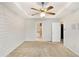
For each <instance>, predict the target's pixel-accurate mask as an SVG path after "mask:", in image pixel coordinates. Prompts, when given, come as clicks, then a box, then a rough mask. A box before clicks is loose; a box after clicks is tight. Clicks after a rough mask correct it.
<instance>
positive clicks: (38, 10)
mask: <svg viewBox="0 0 79 59" xmlns="http://www.w3.org/2000/svg"><path fill="white" fill-rule="evenodd" d="M31 9H33V10H36V11H40V10H38V9H36V8H31Z"/></svg>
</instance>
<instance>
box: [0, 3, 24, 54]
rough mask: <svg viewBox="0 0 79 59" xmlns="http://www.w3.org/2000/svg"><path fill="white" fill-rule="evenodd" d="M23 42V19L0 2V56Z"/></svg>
mask: <svg viewBox="0 0 79 59" xmlns="http://www.w3.org/2000/svg"><path fill="white" fill-rule="evenodd" d="M22 42H24V21H23V19H22V18H20V17H19V16H17V15H16V13H14V12H12V11H11V10H10V9H8V8H7V7H5V6H4V5H1V4H0V56H6V55H7V54H9V53H10V52H11V51H12V50H14V49H15V48H16V47H17V46H18V45H20V44H21V43H22Z"/></svg>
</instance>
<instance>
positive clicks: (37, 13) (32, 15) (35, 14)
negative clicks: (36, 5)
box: [32, 13, 40, 16]
mask: <svg viewBox="0 0 79 59" xmlns="http://www.w3.org/2000/svg"><path fill="white" fill-rule="evenodd" d="M37 14H40V13H35V14H32V16H34V15H37Z"/></svg>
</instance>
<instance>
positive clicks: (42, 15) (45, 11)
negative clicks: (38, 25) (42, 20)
mask: <svg viewBox="0 0 79 59" xmlns="http://www.w3.org/2000/svg"><path fill="white" fill-rule="evenodd" d="M41 4H42V8H41V9H36V8H31V9H32V10H35V11H38V13H35V14H32V16H34V15H37V14H40V16H41V17H44V16H45V14H49V15H55V13H53V12H49V10H51V9H53V8H54V7H53V6H49V7H47V8H44V4H45V2H41Z"/></svg>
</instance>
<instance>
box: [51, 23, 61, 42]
mask: <svg viewBox="0 0 79 59" xmlns="http://www.w3.org/2000/svg"><path fill="white" fill-rule="evenodd" d="M60 29H61V25H60V23H58V22H53V23H52V42H60V40H61V39H60V38H61V33H60V32H61V30H60Z"/></svg>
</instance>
